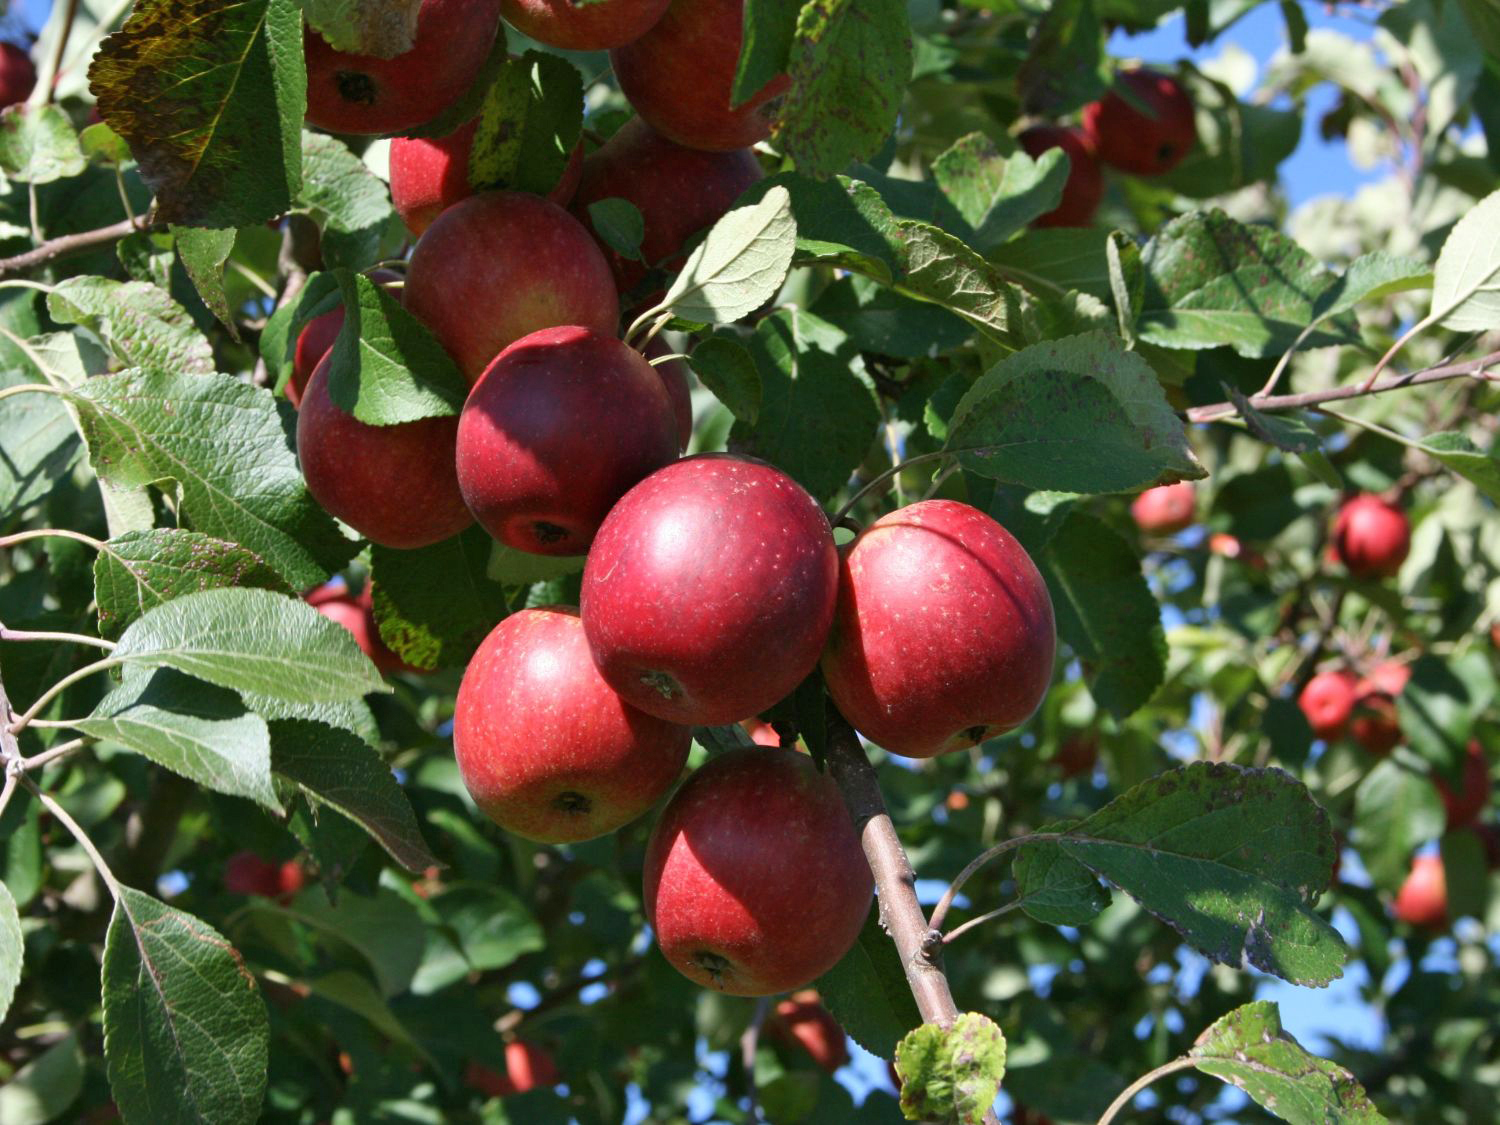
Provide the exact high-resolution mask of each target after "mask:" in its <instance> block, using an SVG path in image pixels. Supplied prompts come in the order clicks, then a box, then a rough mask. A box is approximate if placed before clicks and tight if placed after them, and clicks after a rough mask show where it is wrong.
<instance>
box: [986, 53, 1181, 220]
mask: <svg viewBox="0 0 1500 1125" xmlns="http://www.w3.org/2000/svg"><path fill="white" fill-rule="evenodd" d="M1016 140H1018V141H1019V142H1020V144H1021V148H1022V149H1023V150H1025V152H1026V154H1027V155H1028V156H1033V157H1035V156H1040V155H1042V153H1044V152H1046V151H1047V150H1048V149H1054V148H1060V149H1062V150H1063V151H1064V152H1065V153H1067V154H1068V180H1067V183H1066V184H1064V186H1063V192H1062V201H1061V202H1060V203H1059V204H1058V205H1057V207H1056V208H1055V209H1054V210H1052V211H1049V212H1047V214H1045V215H1043V216H1041V217H1040V218H1039V219H1037V220H1036V225H1037V226H1039V227H1086V226H1088V225H1089V224H1090V223H1091V222H1092V221H1093V218H1094V212H1095V211H1096V210H1098V208H1099V203H1100V201H1101V200H1102V199H1103V198H1104V171H1103V169H1102V168H1101V167H1100V165H1101V164H1108V165H1109V166H1110V167H1111V168H1116V169H1118V170H1119V171H1121V172H1126V173H1128V174H1130V175H1132V176H1164V175H1166V174H1167V173H1168V172H1170V171H1171V170H1172V169H1173V168H1175V167H1177V165H1178V164H1180V163H1182V159H1183V157H1185V156H1186V155H1187V154H1188V153H1189V152H1191V151H1192V148H1193V145H1195V144H1196V143H1197V142H1198V127H1197V125H1196V124H1195V123H1194V121H1193V102H1192V99H1191V98H1189V97H1188V95H1187V91H1186V90H1184V89H1183V88H1182V84H1181V83H1179V82H1178V81H1177V79H1175V78H1173V77H1171V76H1170V75H1167V74H1162V73H1160V72H1158V71H1154V70H1148V69H1146V68H1144V67H1142V68H1139V69H1136V70H1127V71H1122V72H1121V73H1120V74H1119V76H1118V77H1117V78H1116V80H1115V89H1113V90H1111V91H1110V92H1109V93H1107V94H1105V95H1104V97H1102V98H1100V99H1099V100H1098V101H1096V102H1090V103H1089V104H1088V105H1086V106H1084V108H1083V124H1082V125H1081V126H1072V125H1033V126H1031V127H1030V128H1029V129H1026V130H1024V131H1023V132H1022V133H1021V134H1020V135H1019V136H1018V137H1017V138H1016Z"/></svg>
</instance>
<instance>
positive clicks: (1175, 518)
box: [1130, 480, 1195, 535]
mask: <svg viewBox="0 0 1500 1125" xmlns="http://www.w3.org/2000/svg"><path fill="white" fill-rule="evenodd" d="M1194 500H1195V498H1194V495H1193V485H1192V482H1191V481H1185V480H1183V481H1178V482H1177V483H1176V484H1163V485H1159V486H1158V487H1156V488H1148V489H1146V491H1145V492H1143V493H1141V494H1140V495H1139V496H1137V497H1136V498H1135V499H1134V500H1133V501H1131V503H1130V514H1131V516H1132V517H1134V519H1135V525H1136V526H1137V527H1139V528H1140V529H1141V530H1142V531H1144V532H1145V533H1146V534H1147V535H1173V534H1176V533H1177V532H1179V531H1181V530H1182V529H1183V528H1185V527H1191V526H1192V523H1193V517H1194V510H1193V509H1194Z"/></svg>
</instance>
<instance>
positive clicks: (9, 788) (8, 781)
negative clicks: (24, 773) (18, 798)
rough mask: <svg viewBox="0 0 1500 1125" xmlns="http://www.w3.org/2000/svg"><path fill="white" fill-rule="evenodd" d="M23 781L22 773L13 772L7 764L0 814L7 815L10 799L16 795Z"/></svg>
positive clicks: (1, 793) (0, 798)
mask: <svg viewBox="0 0 1500 1125" xmlns="http://www.w3.org/2000/svg"><path fill="white" fill-rule="evenodd" d="M20 783H21V775H20V774H19V773H13V772H11V769H10V767H9V766H8V765H7V766H6V768H5V785H4V787H3V788H0V816H4V815H5V810H6V809H7V808H9V807H10V799H11V797H13V796H15V792H16V788H17V787H18V786H19V785H20Z"/></svg>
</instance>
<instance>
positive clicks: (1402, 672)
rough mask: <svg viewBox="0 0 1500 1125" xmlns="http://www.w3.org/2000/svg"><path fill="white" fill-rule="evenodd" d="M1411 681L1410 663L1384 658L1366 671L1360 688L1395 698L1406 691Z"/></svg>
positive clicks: (1367, 691) (1364, 691) (1362, 690)
mask: <svg viewBox="0 0 1500 1125" xmlns="http://www.w3.org/2000/svg"><path fill="white" fill-rule="evenodd" d="M1410 682H1411V665H1410V664H1404V663H1402V662H1401V661H1398V660H1382V661H1381V662H1380V663H1379V664H1377V665H1375V667H1373V668H1371V669H1370V670H1369V671H1368V672H1367V673H1365V678H1364V679H1363V680H1361V681H1360V682H1359V690H1360V691H1361V692H1362V693H1365V694H1369V693H1370V692H1381V693H1383V694H1385V695H1389V696H1391V697H1393V698H1394V697H1395V696H1398V695H1400V694H1401V693H1402V692H1403V691H1405V690H1406V685H1407V684H1409V683H1410Z"/></svg>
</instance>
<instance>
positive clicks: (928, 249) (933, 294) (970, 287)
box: [894, 219, 1021, 348]
mask: <svg viewBox="0 0 1500 1125" xmlns="http://www.w3.org/2000/svg"><path fill="white" fill-rule="evenodd" d="M894 239H895V245H896V248H897V261H898V264H899V273H898V275H897V277H896V281H895V287H896V290H897V292H900V293H904V294H905V295H906V296H908V297H915V298H916V299H917V300H920V301H931V302H932V303H933V304H935V305H941V306H942V307H943V308H945V309H948V310H949V311H950V312H953V313H956V314H957V315H959V316H961V317H963V318H964V319H965V320H967V321H968V322H969V323H970V324H972V325H973V326H974V327H975V328H977V329H979V330H980V331H981V332H983V333H984V334H985V335H986V336H988V337H989V338H990V339H991V340H994V341H995V342H996V343H998V344H1001V345H1003V346H1004V347H1006V348H1014V347H1015V346H1016V345H1017V344H1018V343H1019V341H1020V334H1019V321H1020V316H1021V306H1020V300H1019V297H1018V294H1017V293H1016V290H1015V287H1014V286H1012V285H1011V284H1010V283H1009V282H1008V281H1006V280H1005V278H1004V276H1003V275H1002V274H1001V273H1000V271H999V270H997V269H996V268H995V267H994V266H992V265H991V264H990V263H989V262H987V261H985V260H984V259H983V258H982V257H980V256H979V254H977V253H976V252H975V251H974V250H972V249H970V248H969V246H968V245H967V244H966V243H964V242H963V241H962V240H961V239H957V238H954V237H953V236H952V235H951V234H948V233H947V232H946V231H943V230H940V229H938V228H937V227H935V226H933V225H932V224H931V223H924V222H919V221H918V220H915V219H899V220H897V221H896V223H895V233H894Z"/></svg>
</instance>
